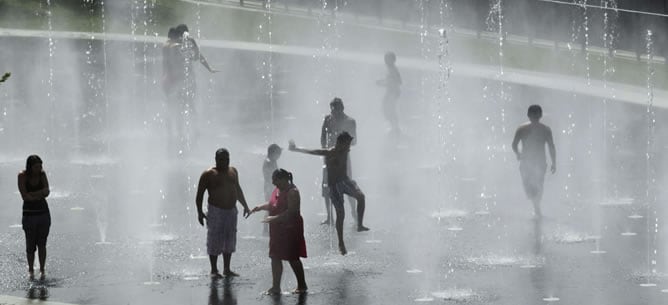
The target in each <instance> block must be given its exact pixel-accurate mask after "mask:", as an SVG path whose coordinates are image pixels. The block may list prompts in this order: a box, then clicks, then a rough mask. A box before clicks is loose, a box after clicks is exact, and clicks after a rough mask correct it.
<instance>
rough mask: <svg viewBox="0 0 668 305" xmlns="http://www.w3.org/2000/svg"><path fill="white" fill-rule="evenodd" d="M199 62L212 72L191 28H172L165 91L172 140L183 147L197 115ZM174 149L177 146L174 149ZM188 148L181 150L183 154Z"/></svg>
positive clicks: (165, 49)
mask: <svg viewBox="0 0 668 305" xmlns="http://www.w3.org/2000/svg"><path fill="white" fill-rule="evenodd" d="M195 61H199V62H200V63H201V64H202V65H203V66H204V67H205V68H206V69H207V70H208V71H209V72H211V73H216V72H219V71H218V70H215V69H213V68H211V66H210V65H209V63H208V62H207V60H206V58H205V57H204V55H202V53H200V50H199V47H198V46H197V43H196V42H195V39H194V38H192V37H191V36H190V34H189V32H188V26H187V25H185V24H180V25H178V26H176V27H174V28H170V29H169V31H168V33H167V41H166V42H165V44H164V45H163V47H162V71H163V72H162V73H163V76H162V87H163V91H164V92H165V96H166V98H167V101H166V104H167V107H166V111H167V114H166V118H167V122H166V123H167V128H168V131H169V133H170V139H171V138H176V139H178V141H179V142H180V143H179V144H180V145H183V144H184V143H185V144H187V145H188V144H189V143H188V142H189V141H188V138H187V136H188V134H189V131H188V130H187V129H188V125H189V122H190V121H192V118H190V119H189V118H188V117H189V116H192V115H193V114H194V109H195V108H194V107H195V105H194V103H195V100H196V93H197V92H196V91H197V85H196V82H195V79H196V75H195V72H194V69H193V64H192V63H193V62H195ZM170 146H176V144H174V145H170ZM183 149H184V147H179V151H181V152H182V151H183Z"/></svg>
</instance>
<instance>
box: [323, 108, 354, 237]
mask: <svg viewBox="0 0 668 305" xmlns="http://www.w3.org/2000/svg"><path fill="white" fill-rule="evenodd" d="M329 108H330V111H331V112H330V114H328V115H327V116H325V119H324V120H323V122H322V128H321V132H320V146H321V147H322V148H323V149H330V148H332V147H334V145H336V137H338V136H339V134H340V133H342V132H344V131H345V132H347V133H349V134H350V135H351V136H352V137H353V141H352V143H351V144H352V145H355V144H356V143H357V123H356V122H355V119H353V118H351V117H350V116H348V115H347V114H346V113H345V112H343V109H344V107H343V100H341V98H338V97H335V98H334V99H333V100H332V101H331V102H330V103H329ZM346 171H347V173H348V177H351V178H352V166H351V161H350V156H348V164H347V165H346ZM329 193H330V190H329V185H328V181H327V165H326V164H325V166H324V167H323V169H322V197H324V198H325V210H326V211H327V218H326V219H325V220H324V221H323V222H322V224H332V223H334V221H332V207H331V202H330V200H329V198H330V196H329ZM348 202H350V210H351V212H352V215H353V218H355V219H357V212H356V211H357V210H356V209H355V204H356V202H355V199H354V198H352V197H348Z"/></svg>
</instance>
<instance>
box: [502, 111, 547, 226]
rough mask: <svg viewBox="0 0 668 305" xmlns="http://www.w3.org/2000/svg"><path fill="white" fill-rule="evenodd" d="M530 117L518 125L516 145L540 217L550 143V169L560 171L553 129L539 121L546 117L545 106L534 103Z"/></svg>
mask: <svg viewBox="0 0 668 305" xmlns="http://www.w3.org/2000/svg"><path fill="white" fill-rule="evenodd" d="M527 116H528V117H529V122H527V123H524V124H522V125H520V126H519V127H518V128H517V131H515V138H514V139H513V145H512V146H513V151H514V152H515V155H516V156H517V160H519V161H520V174H521V176H522V183H523V185H524V191H525V193H526V195H527V197H528V198H529V199H530V200H531V202H532V203H533V207H534V214H535V215H536V217H540V216H541V215H542V214H541V209H540V201H541V199H542V197H543V182H544V180H545V171H546V169H547V160H546V158H545V144H547V146H548V149H549V152H550V159H551V160H552V166H551V167H550V171H551V172H552V173H553V174H554V173H555V172H556V171H557V165H556V164H557V163H556V162H557V161H556V154H557V153H556V149H555V148H554V141H553V139H552V130H551V129H550V127H548V126H546V125H544V124H543V123H540V122H539V121H540V118H541V117H542V116H543V109H542V108H541V107H540V106H538V105H531V106H529V110H528V111H527ZM520 142H521V144H522V150H521V151H520V150H519V149H518V144H519V143H520Z"/></svg>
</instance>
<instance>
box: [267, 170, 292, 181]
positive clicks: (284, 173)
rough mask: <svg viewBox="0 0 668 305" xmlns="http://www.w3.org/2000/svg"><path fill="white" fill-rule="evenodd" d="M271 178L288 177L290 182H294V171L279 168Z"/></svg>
mask: <svg viewBox="0 0 668 305" xmlns="http://www.w3.org/2000/svg"><path fill="white" fill-rule="evenodd" d="M271 178H272V179H288V182H290V184H293V183H292V173H291V172H289V171H286V170H284V169H282V168H279V169H277V170H275V171H274V173H272V174H271Z"/></svg>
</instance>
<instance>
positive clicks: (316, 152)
mask: <svg viewBox="0 0 668 305" xmlns="http://www.w3.org/2000/svg"><path fill="white" fill-rule="evenodd" d="M288 150H289V151H295V152H300V153H304V154H309V155H316V156H324V155H326V154H327V152H329V150H326V149H306V148H301V147H297V145H295V142H294V141H292V140H290V142H289V143H288Z"/></svg>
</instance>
